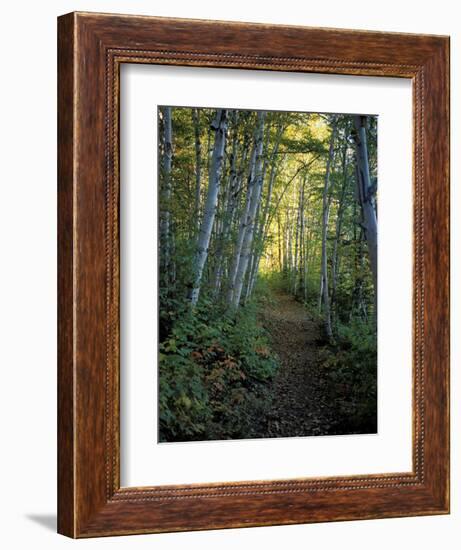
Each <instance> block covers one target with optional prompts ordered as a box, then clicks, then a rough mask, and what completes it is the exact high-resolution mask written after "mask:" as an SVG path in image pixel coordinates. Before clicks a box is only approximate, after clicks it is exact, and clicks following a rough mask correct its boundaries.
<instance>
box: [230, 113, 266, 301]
mask: <svg viewBox="0 0 461 550" xmlns="http://www.w3.org/2000/svg"><path fill="white" fill-rule="evenodd" d="M265 116H266V113H265V112H264V111H259V112H258V123H257V133H256V148H255V149H256V159H255V175H254V180H255V181H254V184H253V185H252V190H251V201H250V207H249V210H248V217H247V220H246V223H245V225H246V230H245V235H244V238H243V243H242V252H241V254H240V260H239V263H238V269H237V274H236V277H235V289H234V295H233V297H232V306H233V307H234V308H237V307H238V305H239V303H240V296H241V294H242V288H243V283H244V281H245V275H246V272H247V268H248V262H249V260H250V254H251V250H252V244H253V236H254V229H255V220H256V212H257V210H258V207H259V204H260V201H261V189H262V184H263V181H262V170H263V135H264V119H265Z"/></svg>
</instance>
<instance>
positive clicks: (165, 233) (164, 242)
mask: <svg viewBox="0 0 461 550" xmlns="http://www.w3.org/2000/svg"><path fill="white" fill-rule="evenodd" d="M161 112H162V119H163V159H162V170H161V175H162V192H161V211H160V252H161V262H160V265H161V276H162V278H163V280H164V284H165V286H167V287H168V284H169V281H170V260H171V227H170V225H171V213H170V201H171V166H172V158H173V131H172V123H171V107H162V108H161Z"/></svg>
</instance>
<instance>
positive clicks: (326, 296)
mask: <svg viewBox="0 0 461 550" xmlns="http://www.w3.org/2000/svg"><path fill="white" fill-rule="evenodd" d="M335 137H336V119H335V118H333V120H332V129H331V137H330V147H329V150H328V158H327V165H326V169H325V184H324V187H323V197H322V261H321V266H322V281H321V298H322V301H323V311H324V315H325V331H326V333H327V336H328V338H333V330H332V327H331V311H330V291H329V287H328V259H327V235H328V219H329V215H330V204H329V200H328V191H329V188H330V171H331V163H332V159H333V152H334V142H335Z"/></svg>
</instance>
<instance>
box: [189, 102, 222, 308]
mask: <svg viewBox="0 0 461 550" xmlns="http://www.w3.org/2000/svg"><path fill="white" fill-rule="evenodd" d="M212 128H213V130H214V131H215V140H214V146H213V156H212V160H211V167H210V174H209V182H208V191H207V198H206V203H205V210H204V214H203V221H202V224H201V227H200V234H199V238H198V243H197V252H196V255H195V265H194V284H193V288H192V291H191V294H190V301H191V304H192V306H195V305H196V304H197V302H198V299H199V296H200V289H201V284H202V275H203V268H204V266H205V262H206V260H207V257H208V248H209V245H210V237H211V232H212V229H213V224H214V219H215V215H216V207H217V203H218V194H219V188H220V184H221V171H222V165H223V158H224V148H225V144H226V129H227V112H226V110H225V109H218V110H217V112H216V117H215V119H214V121H213V123H212Z"/></svg>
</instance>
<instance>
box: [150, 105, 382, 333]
mask: <svg viewBox="0 0 461 550" xmlns="http://www.w3.org/2000/svg"><path fill="white" fill-rule="evenodd" d="M376 130H377V120H376V117H371V116H368V117H366V116H353V115H322V114H315V113H281V112H265V111H257V112H256V111H243V110H228V109H198V108H193V109H188V108H176V107H162V108H161V109H160V111H159V151H160V157H159V160H160V162H159V166H160V172H159V173H160V178H159V183H160V189H159V201H160V208H159V239H160V241H159V253H160V260H159V266H160V270H161V274H160V296H161V300H175V301H176V302H175V303H177V302H178V303H179V302H184V303H188V304H189V306H191V307H192V308H195V306H196V305H197V304H198V303H199V302H200V301H202V300H204V301H205V302H207V303H209V304H210V307H222V308H224V310H228V311H236V310H237V309H239V308H240V307H242V306H244V305H245V304H246V303H249V302H251V300H252V299H253V297H254V293H255V289H256V288H257V284H256V282H257V279H258V275H259V274H261V273H263V274H264V275H266V276H271V277H272V278H273V279H274V277H275V279H276V280H277V281H278V284H280V285H282V286H283V287H284V288H285V289H286V290H287V291H289V292H291V293H292V294H293V295H294V296H296V297H297V298H298V299H299V300H301V301H303V302H304V303H306V304H307V305H308V306H309V307H311V309H315V308H316V306H315V304H316V303H317V302H318V306H319V307H320V312H321V315H322V316H323V318H324V323H325V332H326V335H327V337H328V338H330V339H334V338H335V333H336V331H337V326H338V323H347V322H349V320H350V319H352V318H357V319H361V320H362V322H364V323H366V322H368V319H369V318H371V317H373V315H372V314H373V313H375V312H376V290H377V288H376V285H377V210H376V170H377V162H376V158H377V155H376V151H377V148H376V135H377V131H376ZM275 279H274V280H275ZM165 307H166V309H168V307H167V306H166V305H165ZM170 309H171V308H170Z"/></svg>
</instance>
